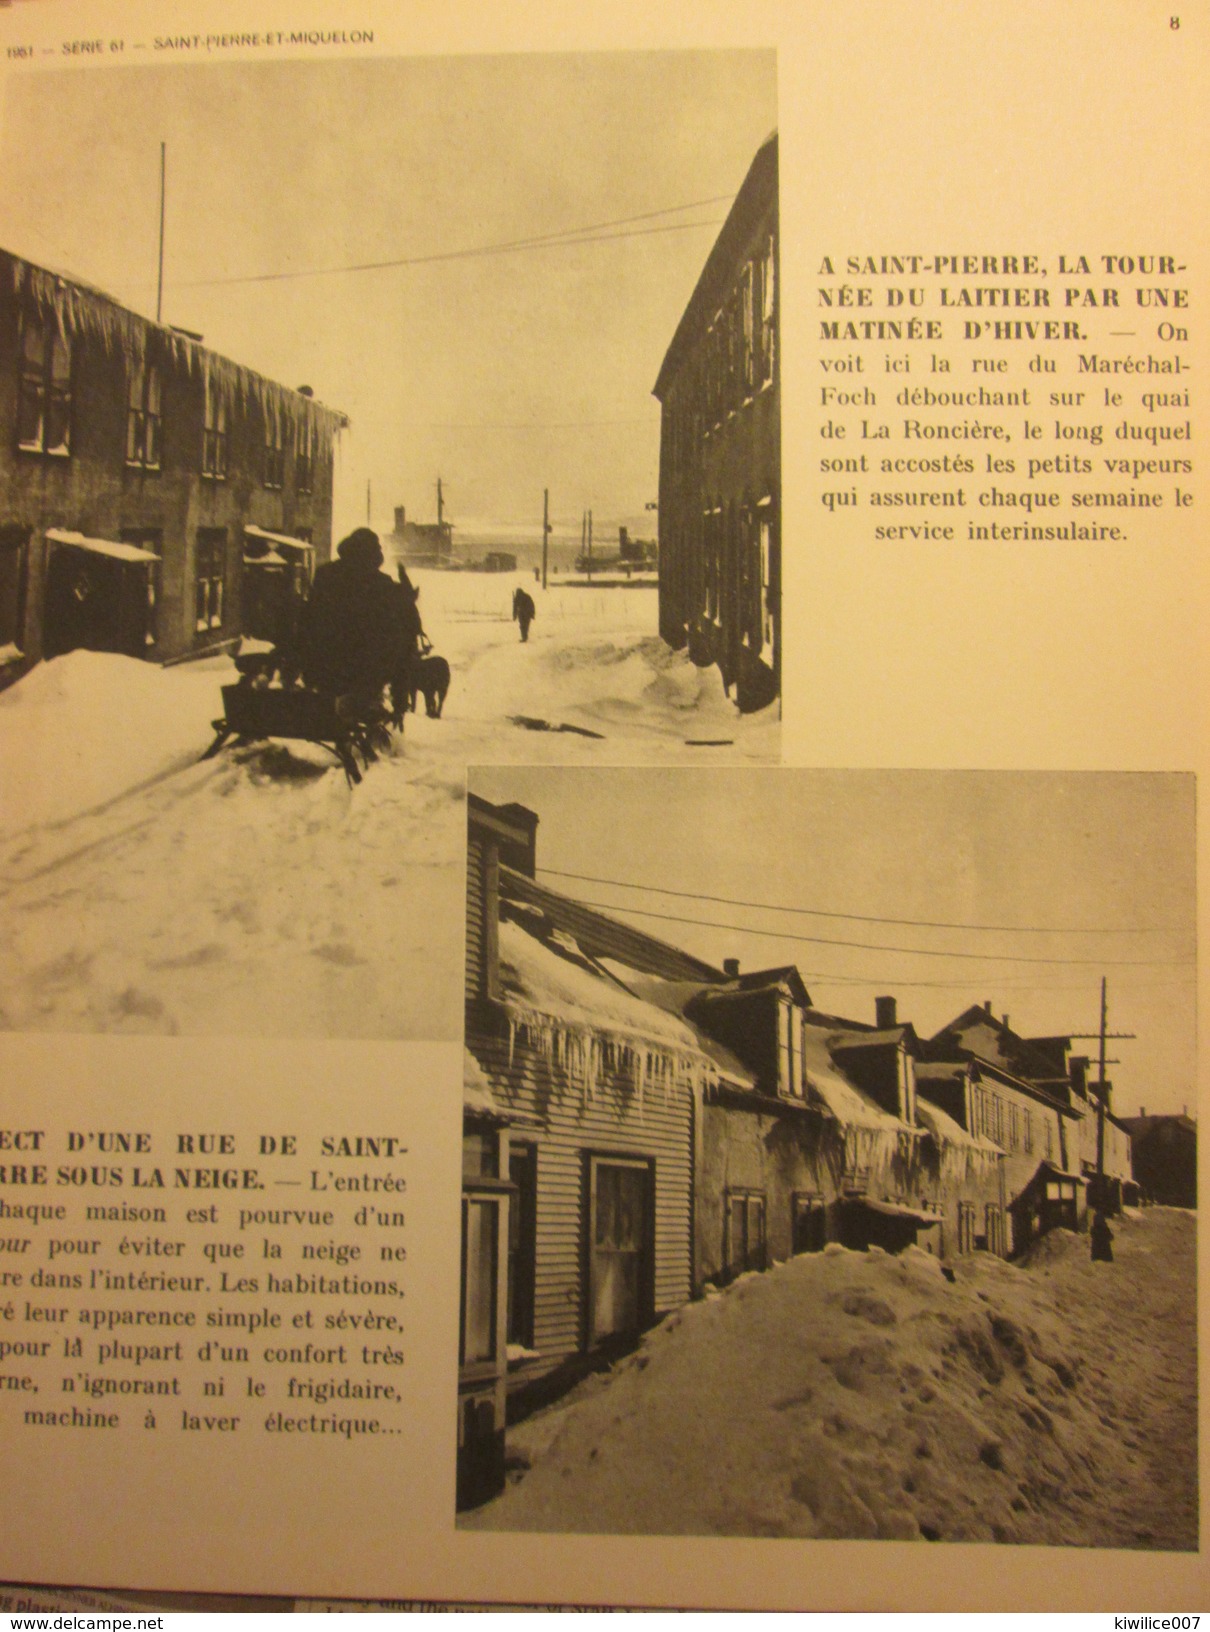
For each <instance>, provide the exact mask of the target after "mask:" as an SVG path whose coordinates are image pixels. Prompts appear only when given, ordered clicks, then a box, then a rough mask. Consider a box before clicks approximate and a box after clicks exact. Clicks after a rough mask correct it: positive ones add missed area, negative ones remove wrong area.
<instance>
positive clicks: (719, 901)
mask: <svg viewBox="0 0 1210 1632" xmlns="http://www.w3.org/2000/svg"><path fill="white" fill-rule="evenodd" d="M538 871H539V872H541V873H548V874H549V875H550V876H551V877H552V878H572V879H575V880H576V881H577V882H578V883H581V884H605V885H608V886H609V887H610V888H612V889H619V890H639V891H642V892H643V893H645V894H650V895H667V896H674V897H676V898H677V899H678V900H681V901H708V902H710V903H711V904H712V905H714V906H722V907H744V908H748V909H750V910H751V911H753V912H790V913H795V914H798V915H801V916H802V917H806V918H837V919H841V920H843V921H845V922H847V923H854V924H896V925H899V926H900V927H902V928H914V929H958V930H986V931H989V932H994V933H996V934H1004V935H1179V934H1182V933H1184V931H1183V930H1181V929H1179V928H1177V927H1176V926H1173V927H1171V928H1170V927H1167V926H1165V925H1162V924H1145V925H1122V926H1120V927H1119V926H1096V927H1084V926H1080V925H1075V924H976V923H961V922H957V921H952V922H951V921H948V920H945V919H933V918H892V917H888V916H887V915H885V914H877V913H861V912H832V911H827V910H825V909H824V908H822V907H793V906H787V905H785V904H784V903H783V902H777V901H742V900H738V899H736V898H735V897H734V896H727V895H709V894H707V893H706V892H705V891H704V890H674V889H670V888H669V887H668V886H667V885H664V884H635V883H630V882H628V881H627V880H625V879H620V878H600V877H597V876H595V875H594V874H592V873H571V872H566V871H564V870H563V869H561V868H558V867H539V869H538ZM617 910H619V911H620V910H623V909H621V908H619V909H617ZM634 910H636V911H637V910H638V909H637V908H636V909H634Z"/></svg>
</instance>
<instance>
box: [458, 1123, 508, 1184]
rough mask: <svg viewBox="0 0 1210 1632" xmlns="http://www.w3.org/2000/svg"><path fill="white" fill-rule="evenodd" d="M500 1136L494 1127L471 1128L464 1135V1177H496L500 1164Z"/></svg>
mask: <svg viewBox="0 0 1210 1632" xmlns="http://www.w3.org/2000/svg"><path fill="white" fill-rule="evenodd" d="M499 1147H500V1136H499V1134H497V1132H496V1130H495V1129H494V1128H469V1129H467V1130H466V1131H465V1132H464V1133H463V1135H462V1177H463V1178H464V1179H494V1178H497V1177H498V1176H499V1175H498V1172H497V1169H498V1167H499V1164H500V1155H499Z"/></svg>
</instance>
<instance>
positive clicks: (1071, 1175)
mask: <svg viewBox="0 0 1210 1632" xmlns="http://www.w3.org/2000/svg"><path fill="white" fill-rule="evenodd" d="M1071 1043H1072V1039H1071V1038H1070V1037H1023V1036H1021V1035H1019V1034H1018V1033H1017V1032H1015V1031H1013V1030H1012V1029H1011V1027H1010V1026H1009V1024H1008V1016H1007V1015H1005V1016H1003V1018H998V1017H997V1016H996V1015H995V1014H993V1012H992V1006H991V1003H990V1002H987V1003H984V1004H976V1005H974V1006H973V1007H971V1008H969V1009H965V1010H964V1011H963V1012H962V1013H961V1014H960V1015H958V1016H956V1017H955V1018H954V1019H953V1020H951V1021H950V1022H949V1023H948V1025H946V1026H943V1027H942V1028H941V1030H940V1031H938V1032H937V1034H936V1035H935V1036H934V1037H931V1038H929V1039H928V1040H927V1042H925V1043H924V1044H923V1045H922V1049H921V1054H922V1058H921V1060H920V1061H919V1062H918V1063H917V1067H916V1069H917V1079H918V1082H919V1084H920V1088H921V1092H922V1093H924V1094H926V1095H927V1096H928V1097H929V1098H930V1099H931V1100H933V1101H934V1103H936V1104H938V1105H940V1106H943V1107H944V1108H945V1110H946V1112H947V1114H948V1115H950V1116H951V1117H952V1118H953V1119H954V1120H956V1121H958V1122H960V1123H961V1125H962V1126H963V1127H964V1128H966V1129H967V1130H969V1131H970V1132H971V1133H973V1134H978V1135H980V1136H983V1137H986V1138H989V1139H991V1140H992V1141H993V1142H994V1143H995V1144H996V1145H997V1146H998V1147H999V1148H1000V1149H1001V1150H1002V1151H1003V1152H1004V1161H1003V1165H1002V1170H1001V1180H1002V1186H1003V1192H1002V1196H1001V1199H1000V1208H999V1211H1000V1214H1001V1216H1002V1219H1003V1220H1004V1224H1005V1226H1006V1227H1007V1230H1008V1235H1007V1241H1006V1242H1005V1243H1004V1244H1003V1246H1001V1245H1000V1243H999V1241H998V1240H997V1241H996V1242H994V1243H993V1242H991V1241H989V1242H988V1244H989V1245H992V1246H993V1250H1005V1249H1006V1250H1007V1251H1008V1252H1009V1253H1011V1254H1013V1255H1014V1256H1015V1255H1017V1254H1019V1253H1021V1252H1023V1251H1024V1250H1025V1248H1026V1247H1027V1246H1028V1245H1029V1243H1030V1241H1031V1240H1033V1239H1034V1238H1035V1237H1036V1236H1038V1235H1039V1234H1042V1233H1044V1232H1045V1231H1046V1230H1048V1229H1052V1228H1054V1227H1055V1226H1061V1227H1063V1228H1067V1229H1073V1230H1074V1229H1079V1228H1080V1227H1081V1226H1082V1225H1083V1224H1084V1222H1085V1221H1086V1218H1087V1214H1088V1211H1089V1209H1090V1208H1096V1207H1100V1208H1102V1209H1104V1210H1105V1211H1106V1212H1109V1213H1113V1212H1116V1211H1118V1210H1119V1209H1120V1207H1121V1205H1122V1203H1123V1202H1124V1201H1125V1202H1131V1201H1135V1200H1137V1199H1138V1187H1137V1185H1136V1184H1135V1182H1134V1175H1133V1170H1132V1155H1131V1143H1130V1132H1129V1129H1128V1128H1127V1126H1126V1125H1125V1123H1123V1122H1122V1121H1120V1120H1119V1119H1118V1118H1117V1117H1115V1116H1114V1115H1113V1112H1112V1108H1111V1107H1112V1084H1111V1083H1106V1085H1105V1090H1104V1095H1103V1098H1102V1094H1101V1091H1100V1086H1099V1084H1098V1083H1094V1082H1092V1081H1091V1080H1090V1077H1089V1061H1088V1058H1087V1056H1085V1055H1078V1054H1073V1053H1072V1051H1071ZM1001 1227H1002V1226H1001V1225H1000V1224H993V1221H992V1219H991V1216H990V1212H989V1211H988V1210H987V1209H986V1207H985V1211H984V1213H983V1214H982V1216H980V1215H979V1214H978V1211H977V1210H976V1212H974V1213H970V1212H969V1211H968V1212H967V1214H966V1215H965V1216H964V1218H963V1219H962V1221H961V1225H960V1237H959V1249H960V1250H966V1244H967V1243H968V1242H969V1241H970V1240H971V1239H972V1238H973V1241H974V1245H975V1246H976V1247H978V1246H980V1245H983V1244H984V1242H983V1240H982V1236H989V1235H990V1232H991V1231H992V1230H993V1229H997V1230H998V1229H999V1228H1001Z"/></svg>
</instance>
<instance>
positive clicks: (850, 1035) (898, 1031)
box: [832, 1025, 915, 1048]
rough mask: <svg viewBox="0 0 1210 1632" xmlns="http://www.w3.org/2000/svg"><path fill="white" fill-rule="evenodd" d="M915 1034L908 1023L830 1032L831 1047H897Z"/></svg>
mask: <svg viewBox="0 0 1210 1632" xmlns="http://www.w3.org/2000/svg"><path fill="white" fill-rule="evenodd" d="M913 1036H915V1033H914V1031H913V1030H912V1027H911V1026H910V1025H903V1026H889V1027H886V1028H884V1029H883V1030H882V1031H840V1032H834V1033H833V1034H832V1047H833V1048H887V1047H890V1046H894V1047H896V1048H898V1046H899V1045H900V1043H902V1042H904V1041H905V1039H907V1038H908V1037H913Z"/></svg>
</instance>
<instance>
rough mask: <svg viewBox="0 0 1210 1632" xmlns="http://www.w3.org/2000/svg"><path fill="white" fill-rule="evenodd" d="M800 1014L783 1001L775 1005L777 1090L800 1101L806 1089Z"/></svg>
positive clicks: (802, 1022) (791, 1004) (802, 1021)
mask: <svg viewBox="0 0 1210 1632" xmlns="http://www.w3.org/2000/svg"><path fill="white" fill-rule="evenodd" d="M803 1025H804V1020H803V1016H802V1012H801V1011H800V1010H799V1009H797V1008H795V1006H794V1004H793V1003H788V1002H786V1001H785V1000H784V999H782V1000H781V1001H779V1003H778V1005H777V1053H778V1068H777V1090H778V1092H779V1093H780V1094H788V1095H789V1096H790V1097H791V1098H792V1099H802V1098H803V1097H804V1095H805V1092H806V1089H805V1086H804V1079H805V1073H804V1070H803Z"/></svg>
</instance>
